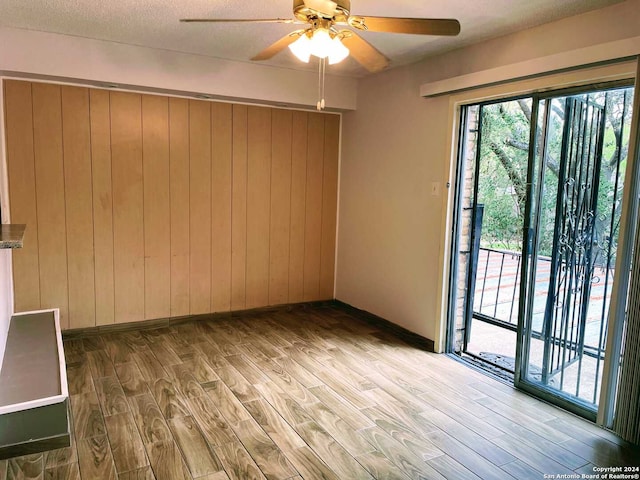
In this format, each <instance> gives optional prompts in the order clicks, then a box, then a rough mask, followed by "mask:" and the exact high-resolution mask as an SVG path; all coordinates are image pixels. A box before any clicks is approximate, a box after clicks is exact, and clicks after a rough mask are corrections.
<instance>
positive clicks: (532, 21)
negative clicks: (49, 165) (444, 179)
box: [0, 0, 621, 76]
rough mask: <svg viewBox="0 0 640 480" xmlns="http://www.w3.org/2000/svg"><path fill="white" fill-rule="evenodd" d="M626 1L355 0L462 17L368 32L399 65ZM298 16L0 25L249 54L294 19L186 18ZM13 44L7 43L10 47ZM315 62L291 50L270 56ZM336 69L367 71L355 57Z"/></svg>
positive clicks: (71, 2) (363, 8)
mask: <svg viewBox="0 0 640 480" xmlns="http://www.w3.org/2000/svg"><path fill="white" fill-rule="evenodd" d="M619 1H621V0H430V1H428V2H427V1H412V0H394V1H389V0H386V1H383V0H352V3H351V10H352V12H351V13H352V14H355V15H372V16H398V17H431V18H457V19H458V20H459V21H460V23H461V26H462V31H461V33H460V35H459V36H457V37H446V38H445V37H429V36H420V35H404V34H402V35H400V34H389V33H375V32H364V33H363V34H362V36H363V37H365V38H366V39H367V40H368V41H369V42H371V43H372V44H373V45H374V46H376V47H377V48H378V49H379V50H380V51H381V52H383V53H384V54H385V55H386V56H387V57H389V58H390V59H391V67H393V66H397V65H401V64H406V63H412V62H415V61H418V60H420V59H422V58H424V57H426V56H429V55H433V54H436V53H440V52H444V51H447V50H452V49H454V48H458V47H461V46H464V45H468V44H471V43H474V42H478V41H481V40H484V39H488V38H493V37H497V36H500V35H505V34H507V33H511V32H514V31H517V30H521V29H523V28H527V27H532V26H535V25H539V24H542V23H546V22H550V21H552V20H557V19H559V18H562V17H567V16H570V15H575V14H578V13H583V12H586V11H589V10H593V9H596V8H600V7H603V6H606V5H610V4H614V3H618V2H619ZM185 17H191V18H197V17H216V18H274V17H281V18H290V17H292V1H291V0H270V1H267V0H246V1H244V2H241V1H238V0H183V1H167V0H2V1H0V26H5V27H15V28H25V29H31V30H39V31H45V32H54V33H63V34H68V35H75V36H79V37H87V38H94V39H100V40H109V41H113V42H120V43H127V44H132V45H141V46H147V47H154V48H161V49H167V50H175V51H179V52H186V53H195V54H200V55H207V56H211V57H218V58H226V59H233V60H241V61H248V59H249V58H251V57H252V56H253V55H254V54H256V53H257V52H259V51H261V50H262V49H263V48H265V47H266V46H267V45H269V44H270V43H272V42H274V41H275V40H277V39H278V38H280V37H282V36H283V35H286V34H287V33H288V32H290V31H292V30H295V29H296V28H297V26H295V25H286V24H184V23H179V22H178V19H180V18H185ZM3 47H5V48H6V46H3ZM265 63H268V64H271V65H279V66H284V67H289V68H300V69H304V68H314V67H313V66H310V65H305V64H302V63H300V62H299V61H297V60H296V59H295V58H294V57H293V55H292V54H291V53H290V52H289V51H288V50H287V51H284V52H282V53H280V54H278V55H276V56H275V57H274V58H273V59H271V60H270V61H268V62H265ZM330 68H331V70H330V72H332V73H340V74H344V75H353V76H361V75H365V74H366V73H367V72H366V71H365V70H364V69H363V68H362V67H360V66H359V65H358V64H357V63H356V62H355V61H353V60H351V59H348V60H347V61H345V62H343V63H342V64H339V65H335V66H332V67H330Z"/></svg>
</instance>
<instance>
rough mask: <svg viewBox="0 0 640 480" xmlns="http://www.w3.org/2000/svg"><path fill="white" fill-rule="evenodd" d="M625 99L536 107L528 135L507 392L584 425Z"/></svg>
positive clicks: (604, 305) (599, 341)
mask: <svg viewBox="0 0 640 480" xmlns="http://www.w3.org/2000/svg"><path fill="white" fill-rule="evenodd" d="M631 95H632V89H617V90H611V91H597V92H589V93H585V94H580V95H572V96H556V97H549V98H546V99H539V100H538V105H539V108H538V111H539V112H541V113H542V114H541V115H539V117H538V122H537V131H536V132H533V133H532V136H533V137H534V138H536V143H537V147H536V151H533V152H531V153H532V156H531V157H530V168H531V171H530V174H531V176H530V178H532V179H534V181H532V182H531V184H532V185H531V188H530V190H529V196H530V197H529V199H530V202H529V205H530V207H529V208H530V209H529V211H528V216H527V218H526V221H527V222H528V225H526V228H525V230H526V231H527V237H528V242H527V244H528V249H527V255H526V257H527V262H526V265H527V268H526V269H527V270H528V271H527V272H523V273H524V274H525V275H526V278H527V281H526V282H523V283H524V286H523V289H524V295H523V296H524V297H525V298H526V303H525V304H524V305H523V306H522V308H521V323H522V325H521V329H520V335H521V349H522V352H521V355H520V358H521V362H520V369H519V371H518V372H517V375H516V383H518V384H519V386H523V387H525V388H528V389H533V390H535V391H536V393H539V394H541V396H546V397H555V398H556V400H557V401H559V402H560V403H565V404H566V405H565V406H569V408H572V409H573V410H577V411H578V412H579V413H581V414H583V415H586V416H594V415H595V411H596V409H597V399H598V396H599V385H600V380H601V375H602V363H603V359H604V344H605V338H604V337H605V332H606V320H607V313H608V302H609V297H610V292H611V283H612V281H613V274H614V272H613V266H614V265H615V251H616V246H617V238H618V227H619V222H620V206H621V199H622V190H623V182H622V178H623V176H624V166H625V164H626V153H625V152H626V150H625V149H626V146H627V145H628V125H629V119H630V115H631V112H630V105H631V102H630V100H631ZM545 107H546V108H545ZM625 127H626V130H625Z"/></svg>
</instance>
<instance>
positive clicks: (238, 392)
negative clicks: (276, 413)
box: [216, 365, 260, 402]
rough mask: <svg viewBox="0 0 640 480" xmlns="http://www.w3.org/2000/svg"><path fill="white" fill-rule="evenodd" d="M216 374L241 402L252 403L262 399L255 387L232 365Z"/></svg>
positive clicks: (219, 369) (218, 370) (220, 369)
mask: <svg viewBox="0 0 640 480" xmlns="http://www.w3.org/2000/svg"><path fill="white" fill-rule="evenodd" d="M216 373H217V375H218V377H219V379H220V380H222V381H223V382H224V384H225V385H226V386H227V387H229V390H231V391H232V392H233V394H234V395H235V396H236V397H237V398H238V400H240V401H241V402H250V401H251V400H255V399H257V398H258V397H260V394H259V393H258V391H257V390H256V389H255V387H254V386H253V385H251V384H250V383H249V381H248V380H247V379H246V378H244V377H243V376H242V375H240V372H238V371H237V370H236V369H235V368H234V367H232V366H231V365H229V366H228V367H223V368H218V369H216Z"/></svg>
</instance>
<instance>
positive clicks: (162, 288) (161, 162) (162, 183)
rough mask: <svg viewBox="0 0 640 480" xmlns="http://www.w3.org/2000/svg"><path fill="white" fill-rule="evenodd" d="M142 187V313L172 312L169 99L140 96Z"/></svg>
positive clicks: (150, 316) (159, 314)
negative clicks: (143, 310) (169, 219)
mask: <svg viewBox="0 0 640 480" xmlns="http://www.w3.org/2000/svg"><path fill="white" fill-rule="evenodd" d="M142 170H143V191H144V309H145V312H144V315H145V318H147V319H153V318H166V317H169V316H170V315H171V283H170V282H171V280H170V276H171V246H170V243H171V232H170V229H168V228H167V223H168V222H167V220H168V219H167V217H168V215H169V214H170V208H171V207H170V202H169V100H168V98H167V97H160V96H157V95H143V96H142Z"/></svg>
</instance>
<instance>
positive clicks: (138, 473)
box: [118, 466, 156, 480]
mask: <svg viewBox="0 0 640 480" xmlns="http://www.w3.org/2000/svg"><path fill="white" fill-rule="evenodd" d="M155 479H156V477H155V475H154V474H153V470H152V469H151V467H149V466H147V467H142V468H138V469H137V470H132V471H131V472H124V473H120V474H118V480H155Z"/></svg>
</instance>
